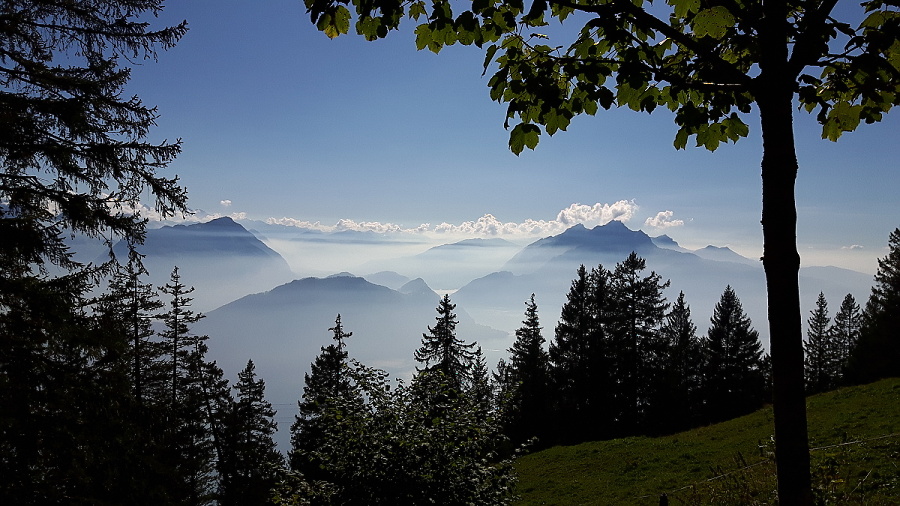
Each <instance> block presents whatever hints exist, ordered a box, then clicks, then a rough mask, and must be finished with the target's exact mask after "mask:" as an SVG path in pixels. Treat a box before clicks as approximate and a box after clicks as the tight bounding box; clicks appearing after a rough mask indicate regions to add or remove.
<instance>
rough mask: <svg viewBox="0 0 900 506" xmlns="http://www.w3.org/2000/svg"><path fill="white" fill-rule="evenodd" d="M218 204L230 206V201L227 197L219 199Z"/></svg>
mask: <svg viewBox="0 0 900 506" xmlns="http://www.w3.org/2000/svg"><path fill="white" fill-rule="evenodd" d="M219 204H221V206H222V207H230V206H231V201H230V200H228V199H225V200H221V201H219Z"/></svg>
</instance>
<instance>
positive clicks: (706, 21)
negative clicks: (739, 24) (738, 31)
mask: <svg viewBox="0 0 900 506" xmlns="http://www.w3.org/2000/svg"><path fill="white" fill-rule="evenodd" d="M734 23H735V19H734V15H733V14H731V11H729V10H728V9H727V8H726V7H723V6H721V5H717V6H715V7H712V8H709V9H703V10H702V11H700V12H698V13H697V15H696V16H694V20H693V22H692V23H691V24H692V26H693V27H694V35H696V36H697V37H703V36H704V35H708V36H710V37H712V38H714V39H721V38H723V37H725V33H727V31H728V29H729V28H731V27H732V26H734Z"/></svg>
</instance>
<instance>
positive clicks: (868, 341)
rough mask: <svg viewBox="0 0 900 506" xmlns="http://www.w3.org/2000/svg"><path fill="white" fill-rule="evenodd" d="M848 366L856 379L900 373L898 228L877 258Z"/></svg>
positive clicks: (875, 377)
mask: <svg viewBox="0 0 900 506" xmlns="http://www.w3.org/2000/svg"><path fill="white" fill-rule="evenodd" d="M850 367H851V371H850V374H851V376H852V379H853V381H855V382H859V383H865V382H870V381H875V380H877V379H880V378H887V377H894V376H900V228H896V229H894V231H893V232H891V235H890V237H889V238H888V254H887V255H886V256H885V257H884V258H880V259H878V271H877V272H876V273H875V286H873V287H872V293H871V294H870V295H869V300H868V302H866V309H865V311H864V312H863V325H862V329H860V334H859V341H858V343H857V346H856V349H855V352H854V353H853V355H852V357H851V366H850Z"/></svg>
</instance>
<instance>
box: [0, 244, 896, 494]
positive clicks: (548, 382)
mask: <svg viewBox="0 0 900 506" xmlns="http://www.w3.org/2000/svg"><path fill="white" fill-rule="evenodd" d="M889 246H890V252H889V254H888V255H887V256H886V257H885V258H884V259H882V260H880V261H879V268H878V274H877V275H876V276H875V287H874V288H873V289H872V294H871V296H870V298H869V300H868V302H867V304H866V307H865V308H864V309H860V307H859V305H858V304H857V303H856V302H855V300H854V299H853V297H852V296H849V295H848V296H847V297H845V298H844V300H843V302H842V304H841V306H840V308H839V310H838V311H837V313H836V314H835V316H834V318H831V317H830V316H829V314H828V306H827V301H826V300H825V297H824V295H820V296H819V299H818V302H817V306H816V309H815V310H814V311H813V312H812V313H811V315H810V317H809V320H808V324H809V325H808V333H807V342H806V365H807V368H806V369H807V370H806V377H807V385H808V391H809V392H810V393H814V392H817V391H821V390H826V389H830V388H834V387H836V386H840V385H843V384H848V383H855V382H861V381H870V380H874V379H877V378H879V377H885V376H896V375H900V339H898V329H900V321H898V318H900V229H898V230H895V231H894V233H892V234H891V237H890V243H889ZM645 271H646V265H645V262H644V260H643V259H641V258H640V257H639V256H637V255H636V254H634V253H632V254H631V255H630V256H629V257H628V258H626V259H625V260H623V261H622V262H620V263H619V264H617V265H616V266H615V267H614V268H612V269H606V268H604V267H603V266H597V267H594V268H592V269H590V270H588V269H587V268H585V267H584V266H582V267H581V268H579V269H578V271H577V274H576V277H575V279H574V280H573V281H572V284H571V287H570V289H569V292H568V295H567V300H566V302H565V304H564V305H563V307H562V309H561V312H560V317H559V319H558V322H557V324H556V325H555V328H554V332H553V335H552V337H551V339H550V340H549V343H548V342H547V340H545V338H544V337H543V328H542V326H541V323H540V319H539V315H538V306H537V302H536V300H535V298H534V296H533V295H532V297H531V298H530V300H528V301H527V302H526V307H525V316H524V320H523V324H522V326H521V327H520V328H519V329H518V330H517V331H516V339H515V341H514V342H513V344H512V346H511V347H510V349H509V357H508V358H507V359H505V360H502V361H501V362H500V363H499V364H498V365H497V367H496V368H495V372H494V373H493V374H491V373H489V369H488V367H487V364H486V362H485V358H484V356H483V354H482V352H481V349H480V348H478V346H477V345H476V344H475V343H470V342H466V341H465V340H464V339H462V338H460V337H459V336H457V334H456V325H457V319H456V315H455V314H454V310H455V306H454V304H453V303H452V302H451V300H450V297H449V296H446V295H445V296H444V297H443V298H441V299H440V301H439V305H438V307H437V316H436V319H435V323H434V325H433V326H429V327H427V332H425V333H423V335H422V342H421V346H420V347H419V348H418V349H417V350H415V351H414V354H413V356H414V358H415V360H416V361H417V362H418V364H419V367H418V368H417V369H416V373H415V374H414V375H413V377H412V378H411V379H410V380H409V381H408V382H403V381H397V380H391V379H390V378H389V377H388V375H387V373H385V372H383V371H380V370H378V369H374V368H371V367H368V366H366V365H364V364H361V363H359V362H358V361H356V360H354V359H353V358H352V357H351V356H350V354H349V353H348V351H347V346H346V343H347V341H348V339H350V338H351V335H352V334H351V332H348V331H346V330H345V329H344V328H343V325H342V322H341V318H340V315H338V316H337V318H336V320H335V325H334V327H332V328H331V329H330V331H331V332H332V334H333V340H332V342H331V343H330V344H328V345H327V346H324V347H323V348H322V350H321V353H320V354H319V355H318V356H317V357H316V359H315V361H314V362H313V364H312V365H311V368H310V371H309V373H308V374H307V375H306V377H305V387H304V390H303V392H302V397H301V398H300V399H299V414H298V415H297V416H296V420H295V422H294V424H293V425H292V427H291V448H290V451H289V453H288V454H287V456H284V455H282V454H281V453H279V452H278V451H277V449H276V447H275V444H274V442H273V435H274V433H275V431H276V424H275V422H274V421H273V417H274V415H275V411H274V410H273V409H272V405H271V404H270V403H269V402H268V401H267V400H266V399H265V384H264V382H263V380H262V379H261V378H259V377H257V375H256V372H255V370H254V365H253V362H252V361H249V362H248V363H247V367H246V368H245V369H244V370H243V371H242V372H241V373H240V374H239V375H238V378H237V381H236V382H235V383H234V384H231V382H229V381H228V380H227V379H225V378H224V377H223V373H222V370H221V369H220V368H219V367H218V366H217V365H216V364H215V362H212V361H210V360H209V359H208V358H207V344H206V343H207V340H208V338H207V336H200V335H196V334H194V333H193V332H192V331H191V326H192V325H193V324H194V323H196V322H197V321H198V320H199V319H200V318H202V316H201V315H199V314H197V313H194V312H193V311H192V310H191V293H192V291H193V289H192V288H188V287H186V286H185V284H184V283H183V282H182V280H181V275H180V273H179V272H178V270H177V268H176V269H175V270H174V271H173V272H172V274H171V278H170V282H169V283H167V284H166V285H165V286H163V287H159V288H158V289H157V288H154V287H152V286H149V285H147V284H145V283H143V282H142V281H141V280H142V277H143V275H145V274H146V273H145V272H143V271H142V269H141V268H140V266H139V263H138V262H137V261H132V262H129V263H128V264H126V265H124V266H120V267H118V269H117V271H116V272H115V274H114V275H113V276H112V277H111V278H110V280H109V282H108V286H107V289H106V290H105V291H104V293H103V294H102V295H99V296H92V295H90V293H91V289H92V288H94V287H95V285H94V284H93V283H92V282H91V281H90V279H89V278H86V277H84V276H82V275H80V274H79V275H71V276H62V277H58V278H54V279H55V281H54V283H55V284H54V283H50V282H43V283H41V284H40V285H35V286H32V287H17V288H19V289H18V290H14V291H13V290H7V291H4V292H2V294H0V295H2V300H0V302H2V307H0V309H2V311H0V335H2V340H0V345H2V348H0V360H2V361H0V403H2V404H0V405H2V407H3V416H2V417H0V477H2V478H0V502H2V503H3V504H54V503H55V504H61V503H64V504H72V503H90V504H104V503H108V504H121V503H129V504H188V505H199V504H213V503H216V504H266V503H273V504H421V503H423V502H431V503H436V504H505V503H509V502H510V501H511V500H512V498H513V486H514V481H515V477H514V473H513V469H512V460H511V459H512V458H514V456H515V455H516V452H517V451H522V450H525V451H528V450H533V449H537V448H540V447H543V446H548V445H553V444H568V443H575V442H578V441H584V440H596V439H607V438H615V437H623V436H629V435H636V434H650V435H652V434H662V433H669V432H676V431H680V430H683V429H686V428H689V427H692V426H697V425H703V424H708V423H712V422H716V421H720V420H725V419H728V418H732V417H735V416H739V415H741V414H744V413H747V412H750V411H753V410H755V409H757V408H758V407H760V406H761V405H762V404H763V403H765V402H767V401H768V398H769V395H770V394H769V392H768V384H769V379H768V375H769V365H768V359H767V356H766V355H765V354H764V353H763V350H762V346H761V345H760V342H759V336H758V334H757V332H756V331H755V330H754V329H753V326H752V323H751V321H750V319H749V318H747V316H746V314H745V313H744V311H743V308H742V307H741V302H740V300H739V298H738V295H737V294H736V293H735V292H734V290H733V289H732V288H731V287H725V289H724V291H723V293H722V295H721V298H720V300H719V302H718V304H716V306H715V308H714V312H713V316H712V318H711V319H710V326H709V329H708V331H707V332H706V333H705V334H704V335H700V334H698V332H697V327H696V325H695V324H694V322H693V321H692V317H691V309H690V306H689V305H688V303H687V301H686V300H685V296H684V294H683V293H681V294H679V296H678V297H677V299H676V300H675V301H674V302H673V303H671V304H670V303H668V301H666V299H665V297H664V296H663V291H664V290H665V289H666V288H667V287H668V285H669V283H668V282H667V281H663V279H662V277H661V276H660V275H658V274H657V273H655V272H650V273H646V272H645ZM22 279H23V280H26V281H27V279H28V278H27V277H25V278H22ZM60 287H62V288H64V289H61V288H60ZM26 295H27V297H28V298H27V300H26V298H25V297H26ZM35 308H40V311H35ZM154 322H156V323H155V325H154ZM298 394H299V393H298Z"/></svg>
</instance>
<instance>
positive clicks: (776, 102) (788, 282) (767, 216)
mask: <svg viewBox="0 0 900 506" xmlns="http://www.w3.org/2000/svg"><path fill="white" fill-rule="evenodd" d="M777 77H778V76H777V75H776V79H774V80H775V81H778V79H777ZM761 81H762V82H763V83H764V84H763V86H762V88H764V89H765V90H766V91H761V94H760V96H759V97H758V104H759V110H760V119H761V124H762V136H763V159H762V185H763V192H762V193H763V205H762V227H763V266H764V267H765V271H766V286H767V290H768V309H769V339H770V345H771V354H772V383H773V385H772V387H773V406H774V411H775V463H776V468H777V475H778V499H779V504H780V505H781V506H793V505H804V506H806V505H811V504H812V491H811V485H810V470H809V465H810V464H809V440H808V436H807V427H806V398H805V395H804V391H803V337H802V331H801V326H800V325H801V316H800V290H799V280H798V274H799V270H800V255H799V254H798V253H797V232H796V229H797V209H796V203H795V201H794V184H795V182H796V178H797V155H796V153H795V149H794V133H793V118H792V114H793V110H792V109H793V104H792V97H793V92H792V88H791V87H790V83H785V82H784V81H783V80H782V81H781V82H778V83H777V84H776V83H775V82H771V81H768V80H765V79H763V80H761Z"/></svg>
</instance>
